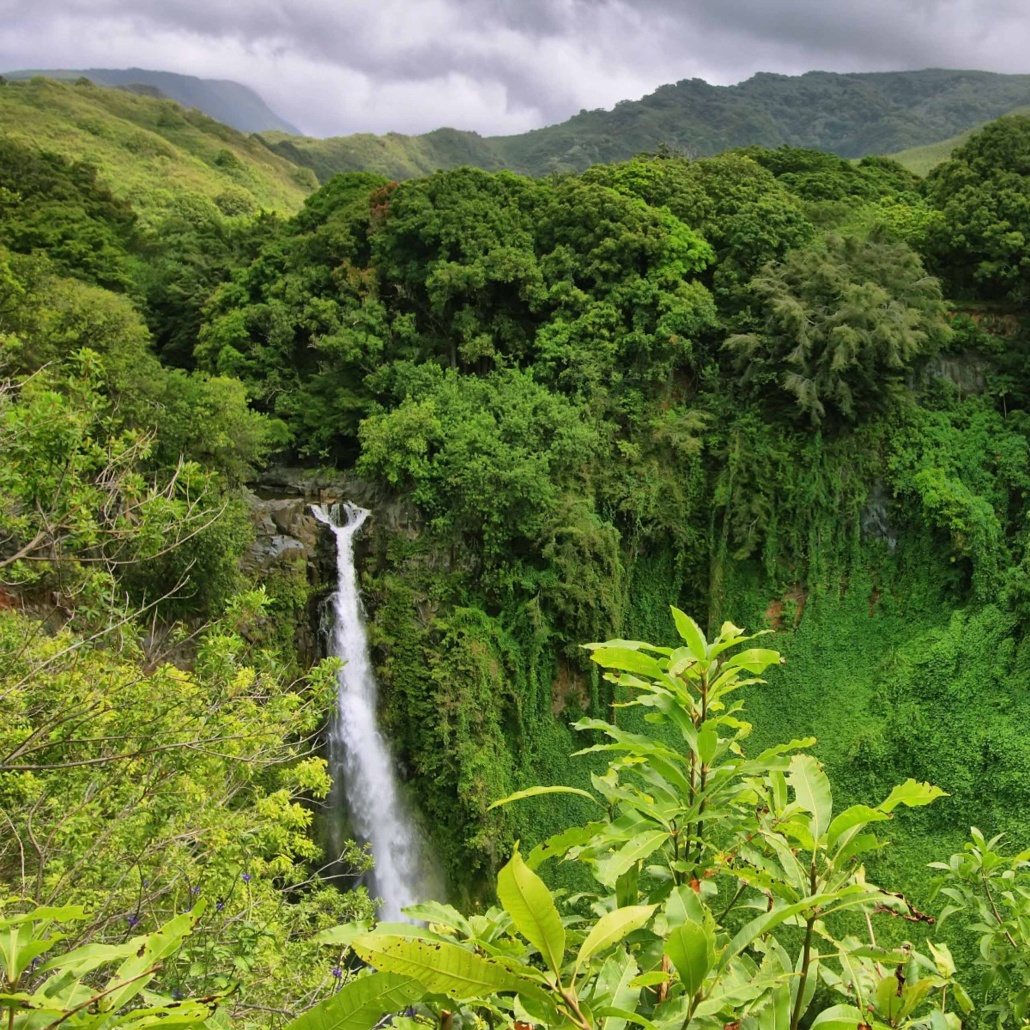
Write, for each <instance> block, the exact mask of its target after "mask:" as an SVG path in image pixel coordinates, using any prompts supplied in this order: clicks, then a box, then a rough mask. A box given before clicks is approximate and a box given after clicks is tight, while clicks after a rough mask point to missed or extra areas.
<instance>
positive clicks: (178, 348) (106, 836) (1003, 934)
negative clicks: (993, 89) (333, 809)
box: [0, 81, 1030, 1030]
mask: <svg viewBox="0 0 1030 1030" xmlns="http://www.w3.org/2000/svg"><path fill="white" fill-rule="evenodd" d="M33 90H34V91H36V93H37V94H38V93H41V92H43V91H52V92H53V93H54V96H55V98H57V99H55V101H54V104H55V105H58V103H59V104H61V105H65V106H64V107H63V108H58V107H57V106H55V107H54V112H55V113H54V115H53V118H54V125H55V126H56V125H57V124H58V121H59V119H60V118H68V119H71V120H72V121H73V122H74V123H75V124H76V125H77V126H78V127H79V130H81V131H83V132H86V133H90V134H93V135H95V136H96V138H98V139H100V140H101V142H102V143H103V151H102V152H103V154H105V155H106V158H105V160H106V161H107V162H108V164H107V165H106V166H105V165H103V164H101V165H98V164H93V163H89V162H86V161H83V160H81V159H79V158H77V157H76V156H74V155H73V154H71V153H70V152H69V150H68V149H67V148H68V146H69V145H70V144H69V142H68V140H69V136H68V135H67V134H62V133H60V132H58V131H57V130H56V129H54V130H53V132H52V133H51V132H50V131H49V130H48V132H47V133H45V134H43V135H42V136H41V139H40V140H39V142H38V144H37V143H36V142H34V141H33V140H32V139H30V138H29V136H30V134H29V133H26V132H25V131H24V127H22V131H15V130H14V128H13V126H12V127H10V128H8V127H7V126H6V123H5V131H4V134H3V135H0V377H2V378H0V642H2V643H0V814H2V821H0V822H2V825H3V830H2V831H0V971H2V973H3V983H2V985H0V1009H2V1010H3V1014H4V1016H5V1018H6V1019H7V1022H8V1026H9V1027H10V1028H11V1030H15V1028H18V1030H20V1028H23V1027H24V1028H26V1030H30V1028H31V1030H35V1028H37V1027H38V1028H43V1027H56V1026H58V1025H62V1024H67V1026H68V1030H72V1028H76V1027H89V1028H90V1030H99V1028H101V1027H113V1026H116V1025H117V1026H122V1025H125V1026H130V1027H139V1028H141V1030H142V1028H143V1027H150V1026H156V1025H158V1024H163V1025H166V1026H174V1025H178V1026H184V1027H185V1026H193V1025H198V1024H200V1023H203V1022H206V1023H207V1025H210V1026H214V1025H221V1026H229V1025H236V1026H276V1027H278V1026H284V1025H286V1024H291V1025H292V1026H294V1027H295V1028H297V1030H323V1028H328V1027H354V1028H360V1027H367V1028H371V1027H373V1026H376V1025H377V1024H378V1023H379V1021H380V1020H381V1018H383V1017H384V1016H387V1017H390V1018H392V1019H393V1025H394V1026H398V1027H405V1028H408V1027H414V1026H491V1027H502V1026H503V1027H508V1026H513V1025H514V1026H517V1027H520V1028H522V1027H525V1026H545V1027H546V1026H562V1027H579V1028H581V1030H588V1028H593V1027H599V1028H600V1027H604V1028H606V1030H622V1028H624V1027H625V1026H627V1025H629V1024H631V1023H632V1024H634V1025H637V1026H644V1027H652V1026H657V1027H661V1028H664V1027H672V1026H677V1027H683V1028H702V1027H704V1028H708V1027H712V1028H716V1027H725V1028H727V1030H739V1028H741V1027H744V1028H746V1030H752V1028H761V1030H798V1028H799V1027H804V1028H807V1027H809V1026H822V1027H824V1028H826V1030H836V1028H838V1027H840V1028H843V1027H865V1026H868V1027H874V1026H875V1027H878V1028H881V1027H895V1028H902V1027H915V1026H920V1027H923V1026H932V1027H933V1028H934V1030H957V1028H958V1027H959V1026H961V1025H963V1024H965V1025H970V1026H981V1025H982V1026H987V1025H991V1024H997V1025H999V1026H1019V1025H1022V1024H1023V1023H1024V1021H1025V1020H1026V1018H1027V1015H1028V1012H1030V858H1028V856H1030V851H1025V850H1023V849H1026V848H1028V847H1030V832H1028V827H1027V823H1026V815H1025V813H1026V812H1027V811H1028V810H1030V744H1028V742H1027V734H1026V726H1027V725H1028V723H1030V695H1028V692H1027V689H1026V683H1027V676H1028V673H1030V632H1028V631H1030V536H1028V528H1030V527H1028V515H1030V463H1028V446H1030V367H1028V362H1030V320H1028V316H1030V250H1028V245H1027V240H1028V238H1030V118H1028V117H1026V116H1011V117H1005V118H1000V119H998V120H996V121H994V122H991V123H989V124H988V125H987V126H986V127H984V128H983V129H982V130H981V131H979V132H977V133H975V134H973V135H972V136H970V137H969V138H968V139H967V140H966V141H965V142H963V143H961V145H959V146H958V147H957V149H955V150H954V152H953V153H952V155H951V157H950V158H949V159H948V160H946V161H943V162H942V163H940V164H939V165H937V166H936V167H935V168H934V169H933V170H932V171H931V172H930V173H929V174H928V175H926V177H925V178H919V177H918V176H917V175H915V174H914V173H913V172H911V171H909V170H908V169H906V168H905V167H903V166H902V165H900V164H899V163H897V162H896V161H893V160H891V159H889V158H883V157H875V156H870V157H865V158H862V159H861V160H857V161H852V160H848V159H846V158H843V157H840V156H836V155H833V154H829V153H825V152H821V151H818V150H810V149H803V148H798V147H794V146H787V145H785V146H780V147H777V148H774V149H766V148H762V147H759V146H747V147H743V148H738V149H734V150H728V151H725V152H724V153H721V154H718V155H715V156H710V157H701V158H694V159H691V158H688V157H685V156H683V155H681V154H679V153H677V152H676V151H675V150H674V149H670V148H662V149H660V150H659V151H658V152H655V153H645V154H641V155H638V156H636V157H633V158H631V159H628V160H620V161H616V162H614V163H606V164H594V165H592V166H590V167H589V168H585V169H584V170H582V171H581V172H565V173H560V174H553V175H551V176H550V177H545V178H530V177H526V176H523V175H519V174H516V173H514V172H511V171H493V172H491V171H485V170H481V169H476V168H472V167H460V168H456V169H451V170H445V171H439V172H436V173H434V174H431V175H426V176H423V177H418V178H411V179H409V180H407V181H403V182H396V181H392V180H390V179H387V178H385V177H383V176H380V175H379V174H377V173H375V172H373V171H357V172H349V173H343V174H337V175H334V176H332V177H330V178H328V180H327V181H326V182H325V183H324V184H323V185H322V186H320V187H319V188H315V182H314V179H313V177H312V175H311V173H310V171H309V170H307V169H300V168H298V167H296V166H294V165H290V164H289V163H288V162H287V161H286V159H285V158H282V157H277V156H275V155H272V154H270V153H269V152H268V150H267V149H265V148H262V147H261V146H260V145H259V144H258V143H256V142H254V141H252V140H249V139H248V138H246V137H242V136H240V135H239V134H236V133H233V132H232V131H231V130H228V129H223V128H219V129H218V130H217V132H216V133H215V134H216V135H217V136H219V137H220V138H221V141H222V145H220V146H218V147H213V148H212V147H211V146H210V144H209V141H210V139H212V138H213V137H212V133H213V132H214V130H211V128H210V126H209V125H208V124H207V122H206V121H204V120H203V118H202V116H199V115H196V113H190V114H189V116H188V117H186V116H185V115H184V114H183V113H182V112H181V109H176V108H175V107H174V106H173V105H170V104H167V103H166V102H160V101H155V100H153V99H151V98H147V97H137V96H133V95H130V94H122V93H113V92H112V93H110V95H109V91H104V90H100V89H99V88H97V87H94V86H92V85H90V84H89V83H81V84H79V85H75V86H72V85H57V84H50V83H46V82H43V81H32V82H25V83H7V84H5V85H2V86H0V113H2V111H3V109H4V106H5V104H6V105H12V106H14V105H17V103H18V102H19V101H18V94H19V91H33ZM22 95H26V94H22ZM94 95H96V96H99V97H100V100H93V99H90V98H92V97H94ZM12 97H13V98H14V99H11V98H12ZM83 98H85V99H83ZM87 101H88V102H89V104H94V105H95V106H94V107H93V108H92V110H93V111H94V113H93V114H92V115H89V116H87V115H86V113H85V111H86V105H87ZM69 104H75V105H78V106H77V107H76V108H75V112H76V113H74V114H67V113H65V114H61V113H60V110H64V111H66V112H67V110H68V106H67V105H69ZM173 116H174V117H173ZM162 118H163V119H164V121H163V122H162V121H161V119H162ZM90 119H92V121H90ZM155 147H156V148H157V150H156V151H155V149H154V148H155ZM162 147H163V148H164V150H161V148H162ZM248 147H252V148H254V149H252V150H248V149H247V148H248ZM255 154H258V155H260V157H254V155H255ZM161 168H165V169H170V168H175V169H181V170H183V177H182V178H181V179H179V180H178V184H176V185H169V182H168V177H167V175H161V174H159V172H158V170H159V169H161ZM186 171H189V173H190V175H189V177H187V176H186V175H185V172H186ZM272 183H275V184H277V185H276V186H275V188H274V189H273V188H272V186H271V185H270V184H272ZM263 191H264V192H263ZM268 191H270V192H268ZM301 198H303V199H301ZM272 465H275V466H284V465H288V466H303V467H306V468H309V469H333V470H336V471H338V472H342V473H345V475H346V479H347V482H350V483H360V484H362V488H363V489H364V490H365V491H366V493H369V492H370V493H371V495H374V497H375V498H376V499H377V511H379V512H382V513H384V514H383V517H382V518H379V517H377V515H376V513H374V514H373V520H372V522H373V528H372V531H371V532H370V533H369V534H368V535H367V538H366V539H365V541H364V543H363V545H362V553H361V555H360V565H361V572H362V578H361V588H362V594H363V598H364V603H365V606H366V609H367V616H368V631H369V635H370V641H371V644H372V657H373V660H374V664H375V667H376V671H377V675H378V680H379V685H380V688H381V711H380V717H381V722H382V725H383V727H384V729H385V731H386V733H387V734H388V736H389V739H390V741H391V744H392V747H393V751H394V755H395V758H396V761H397V764H398V767H399V768H400V769H401V770H402V773H403V776H404V779H405V781H406V785H407V790H408V791H409V793H410V795H411V800H412V802H413V805H414V807H415V809H416V810H417V812H418V814H419V819H420V822H421V825H422V826H423V827H424V830H425V832H426V834H427V836H428V837H429V839H430V841H431V845H432V851H433V854H434V855H435V859H436V862H437V863H438V865H439V867H440V870H441V873H442V876H443V878H444V880H445V881H446V895H447V896H446V897H439V898H435V899H426V903H425V904H423V905H421V906H418V907H417V908H416V909H415V910H412V912H411V916H412V919H413V920H414V921H413V923H411V924H394V925H385V926H384V925H379V926H376V925H375V921H374V916H375V907H374V899H373V898H371V897H370V896H369V893H368V891H367V889H366V887H365V886H363V883H364V880H363V873H364V872H365V871H366V870H367V867H368V863H369V859H368V855H367V853H366V852H365V850H364V849H363V847H362V846H361V845H360V843H354V842H345V843H343V844H342V845H340V846H339V847H337V848H336V849H335V850H333V851H330V847H329V845H328V844H327V843H326V839H325V834H324V833H321V832H320V830H319V827H320V825H321V824H322V823H323V822H324V820H325V819H326V818H327V802H326V798H327V796H328V794H329V790H330V782H329V777H328V773H327V768H326V762H325V749H324V741H325V726H326V721H327V718H328V716H329V714H330V712H331V710H332V707H333V703H334V691H335V675H336V671H337V668H338V661H336V660H334V659H325V660H323V661H321V662H318V661H315V662H313V663H311V662H307V661H305V660H304V658H303V652H302V651H299V650H298V649H297V647H296V641H297V639H298V637H299V635H300V634H301V633H302V632H305V631H308V632H309V631H310V626H311V623H312V620H313V618H314V614H313V613H314V612H315V610H316V609H317V606H318V601H319V598H320V597H324V596H325V594H326V592H327V590H328V586H329V584H328V583H326V582H320V581H319V580H318V577H317V575H315V574H314V573H313V572H312V571H311V570H310V569H308V568H306V567H301V568H299V569H297V568H293V569H292V571H291V570H286V571H281V572H280V573H277V574H276V575H274V576H261V575H257V574H255V572H254V571H253V569H249V568H248V567H247V566H246V565H245V563H243V561H242V559H243V558H244V556H245V554H246V553H247V549H248V547H249V546H250V544H251V541H252V537H253V525H252V518H251V512H250V505H251V503H252V500H253V494H251V493H249V492H248V489H247V487H248V485H251V486H252V485H254V484H255V483H260V482H261V480H262V475H263V473H264V471H265V470H266V469H268V468H269V467H270V466H272ZM390 512H392V513H393V517H390V518H388V517H386V514H387V513H390ZM687 613H690V614H687ZM756 635H757V637H756ZM745 713H746V719H745V717H744V716H745ZM574 752H578V754H575V755H574V754H573V753H574ZM874 824H880V825H876V826H874Z"/></svg>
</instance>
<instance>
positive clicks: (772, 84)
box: [263, 69, 1030, 182]
mask: <svg viewBox="0 0 1030 1030" xmlns="http://www.w3.org/2000/svg"><path fill="white" fill-rule="evenodd" d="M1025 104H1030V75H997V74H994V73H992V72H978V71H948V70H944V69H929V70H926V71H918V72H877V73H863V74H855V75H839V74H836V73H832V72H808V73H807V74H805V75H793V76H792V75H773V74H767V73H760V74H758V75H755V76H753V77H752V78H750V79H748V80H747V81H746V82H742V83H739V84H737V85H735V86H712V85H709V84H708V83H707V82H704V81H702V80H701V79H690V80H684V81H682V82H678V83H675V84H674V85H668V86H662V87H660V88H659V89H657V90H656V91H655V92H654V93H652V94H650V95H649V96H646V97H644V98H643V99H642V100H633V101H629V100H627V101H621V102H620V103H618V104H616V105H615V108H614V109H613V110H611V111H605V110H597V111H581V112H580V113H579V114H578V115H576V116H575V117H573V118H570V119H569V120H568V121H566V122H562V123H561V124H560V125H551V126H548V127H546V128H543V129H537V130H534V131H533V132H527V133H523V134H521V135H517V136H493V137H480V136H477V135H475V134H474V133H464V132H458V131H457V130H454V129H441V130H438V131H436V132H432V133H427V134H426V135H424V136H401V135H396V134H390V135H389V136H370V135H362V136H343V137H336V138H332V139H324V140H313V139H298V138H293V137H286V136H282V135H277V134H266V135H264V136H263V138H264V139H265V140H266V141H267V142H268V144H269V146H270V147H272V149H274V150H276V151H277V152H278V153H280V154H282V155H283V156H285V157H289V158H290V160H293V161H297V162H299V163H301V164H304V165H306V166H307V167H309V168H311V169H312V170H313V171H315V173H316V174H317V175H318V177H319V179H320V180H321V181H323V182H324V181H325V180H326V179H328V178H329V176H330V175H332V174H333V173H334V172H338V171H357V170H363V171H374V172H380V173H381V174H384V175H389V176H390V177H391V178H395V179H400V178H411V177H413V176H416V175H422V174H425V173H427V172H431V171H435V170H436V169H439V168H455V167H458V166H459V165H463V164H471V165H475V166H477V167H480V168H485V169H488V170H494V169H498V168H509V169H511V170H513V171H517V172H523V173H525V174H528V175H547V174H549V173H550V172H554V171H557V172H564V171H583V170H584V169H586V168H588V167H590V165H593V164H598V163H606V162H611V161H621V160H625V159H627V158H630V157H633V156H634V155H636V154H639V153H641V152H648V151H654V150H656V149H657V148H659V147H660V146H663V145H665V146H668V147H671V148H673V149H674V150H679V151H682V152H684V153H685V154H687V155H688V156H691V157H703V156H706V155H710V154H717V153H720V152H721V151H724V150H730V149H733V148H735V147H745V146H751V145H759V146H765V147H778V146H780V145H782V144H789V145H791V146H799V147H812V148H814V149H818V150H826V151H830V152H832V153H836V154H839V155H841V156H842V157H862V156H864V155H866V154H890V153H894V152H896V151H899V150H905V149H906V148H909V147H915V146H924V145H927V144H937V142H938V141H939V140H942V139H948V138H949V137H952V136H954V135H955V134H956V133H960V132H966V131H968V130H971V129H973V128H974V127H976V126H978V125H980V124H982V123H983V122H986V121H990V120H991V119H993V118H997V117H1000V116H1001V115H1003V114H1007V113H1008V112H1010V111H1012V110H1013V109H1014V108H1017V107H1020V106H1022V105H1025Z"/></svg>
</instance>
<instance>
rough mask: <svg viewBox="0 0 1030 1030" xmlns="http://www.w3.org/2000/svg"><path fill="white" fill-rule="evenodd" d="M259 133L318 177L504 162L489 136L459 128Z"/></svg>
mask: <svg viewBox="0 0 1030 1030" xmlns="http://www.w3.org/2000/svg"><path fill="white" fill-rule="evenodd" d="M259 138H260V139H261V141H262V142H263V143H265V145H266V146H268V147H269V148H270V149H271V150H273V151H275V153H277V154H279V155H281V156H282V157H285V158H286V159H287V160H289V161H293V162H294V163H295V164H299V165H302V166H304V167H307V168H310V169H311V170H312V171H313V172H314V173H315V175H317V176H318V179H319V181H320V182H325V181H326V180H328V179H329V178H330V177H331V176H332V175H334V174H336V173H337V172H363V171H375V172H379V173H380V174H381V175H386V176H388V177H389V178H391V179H413V178H416V177H417V176H420V175H430V174H432V173H433V172H435V171H438V170H439V169H441V168H458V167H460V166H461V165H472V166H473V167H475V168H483V169H485V170H486V171H499V170H500V169H501V168H503V167H504V164H503V162H502V160H501V158H500V157H499V155H498V154H497V153H496V152H495V150H494V147H493V141H491V140H490V139H488V138H484V137H483V136H480V135H479V134H478V133H475V132H462V131H460V130H458V129H436V130H435V131H433V132H427V133H425V134H424V135H422V136H405V135H402V134H401V133H398V132H390V133H387V135H385V136H376V135H374V134H372V133H358V134H356V135H354V136H334V137H330V138H329V139H311V138H310V137H306V136H290V135H287V134H286V133H282V132H266V133H262V134H261V136H260V137H259Z"/></svg>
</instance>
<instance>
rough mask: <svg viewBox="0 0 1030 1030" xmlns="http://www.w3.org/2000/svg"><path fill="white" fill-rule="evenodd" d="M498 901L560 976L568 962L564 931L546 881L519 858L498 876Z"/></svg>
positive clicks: (513, 857) (519, 856) (518, 855)
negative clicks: (563, 963) (564, 963)
mask: <svg viewBox="0 0 1030 1030" xmlns="http://www.w3.org/2000/svg"><path fill="white" fill-rule="evenodd" d="M497 900H498V901H499V902H500V903H501V905H502V907H503V908H504V911H505V912H507V913H508V915H510V916H511V921H512V922H513V923H514V924H515V929H516V930H518V931H519V933H521V934H522V936H523V937H525V938H526V940H527V941H529V943H530V944H532V945H533V947H534V948H536V949H537V951H539V952H540V954H541V955H542V956H543V957H544V961H545V962H546V963H547V965H548V966H549V967H550V969H551V971H552V972H554V973H559V972H561V967H562V962H563V961H564V959H565V927H563V926H562V924H561V916H559V915H558V909H557V908H555V905H554V899H553V898H552V897H551V892H550V891H549V890H548V889H547V886H546V885H545V883H544V881H543V880H541V879H540V877H539V876H537V875H536V873H534V872H533V870H532V869H530V868H529V866H527V865H526V863H525V862H523V861H522V856H521V855H520V854H519V849H518V847H516V848H515V853H514V854H513V855H512V856H511V861H510V862H509V863H508V864H507V865H506V866H505V867H504V868H503V869H502V870H501V871H500V873H498V875H497Z"/></svg>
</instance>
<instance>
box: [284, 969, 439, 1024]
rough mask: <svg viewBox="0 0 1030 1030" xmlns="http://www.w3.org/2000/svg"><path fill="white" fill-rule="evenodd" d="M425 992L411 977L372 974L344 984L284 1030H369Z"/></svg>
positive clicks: (392, 974)
mask: <svg viewBox="0 0 1030 1030" xmlns="http://www.w3.org/2000/svg"><path fill="white" fill-rule="evenodd" d="M425 993H426V989H425V987H423V985H422V984H421V983H420V982H419V981H418V980H416V979H415V978H414V977H412V976H402V975H399V974H397V973H373V974H372V975H371V976H362V977H359V978H358V979H357V980H351V982H350V983H348V984H344V986H343V987H341V988H340V989H339V990H338V991H337V992H336V993H335V994H334V995H333V996H332V997H331V998H326V999H325V1001H323V1002H320V1003H319V1004H318V1005H316V1006H315V1007H314V1008H311V1009H308V1011H307V1012H305V1013H304V1014H303V1015H301V1016H298V1017H297V1018H296V1019H295V1020H293V1022H292V1023H290V1024H288V1025H287V1027H286V1030H370V1028H371V1027H373V1026H375V1025H376V1024H377V1023H378V1022H379V1020H380V1019H382V1018H383V1016H385V1015H388V1014H389V1013H392V1012H397V1011H398V1010H399V1009H403V1008H407V1006H409V1005H411V1004H413V1003H414V1002H416V1001H418V1000H419V999H420V998H421V997H423V996H424V995H425Z"/></svg>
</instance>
